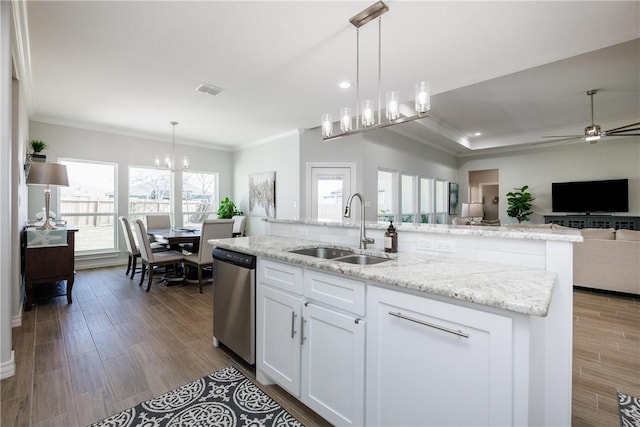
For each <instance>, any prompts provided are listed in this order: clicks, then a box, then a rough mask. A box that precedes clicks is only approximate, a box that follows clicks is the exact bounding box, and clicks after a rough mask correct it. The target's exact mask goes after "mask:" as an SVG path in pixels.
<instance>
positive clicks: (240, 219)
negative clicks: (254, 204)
mask: <svg viewBox="0 0 640 427" xmlns="http://www.w3.org/2000/svg"><path fill="white" fill-rule="evenodd" d="M231 219H233V237H242V236H244V228H245V227H246V225H247V217H246V216H244V215H234V216H233V217H232V218H231Z"/></svg>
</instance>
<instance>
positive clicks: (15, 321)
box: [11, 304, 24, 328]
mask: <svg viewBox="0 0 640 427" xmlns="http://www.w3.org/2000/svg"><path fill="white" fill-rule="evenodd" d="M22 307H24V305H23V304H20V311H19V312H18V314H16V315H15V316H13V317H12V318H11V327H12V328H18V327H20V326H22Z"/></svg>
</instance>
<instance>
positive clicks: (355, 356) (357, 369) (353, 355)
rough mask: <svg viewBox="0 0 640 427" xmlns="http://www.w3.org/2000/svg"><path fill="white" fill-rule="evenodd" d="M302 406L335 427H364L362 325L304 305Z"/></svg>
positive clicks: (307, 304)
mask: <svg viewBox="0 0 640 427" xmlns="http://www.w3.org/2000/svg"><path fill="white" fill-rule="evenodd" d="M302 318H303V319H304V320H303V322H304V327H303V330H304V344H303V345H302V402H304V403H305V404H306V405H307V406H308V407H310V408H311V409H313V410H314V411H316V412H317V413H318V414H320V415H322V416H323V417H324V418H326V419H327V420H328V421H329V422H331V423H332V424H334V425H340V426H342V425H353V426H363V425H364V371H365V366H364V350H365V345H364V344H365V324H364V321H363V320H361V319H359V318H356V317H354V316H351V315H347V314H343V313H339V312H337V311H334V310H331V309H328V308H325V307H322V306H319V305H316V304H313V303H306V305H305V307H304V308H303V309H302Z"/></svg>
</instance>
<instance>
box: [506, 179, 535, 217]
mask: <svg viewBox="0 0 640 427" xmlns="http://www.w3.org/2000/svg"><path fill="white" fill-rule="evenodd" d="M528 189H529V186H528V185H525V186H524V187H522V188H514V189H513V190H514V191H510V192H508V193H507V204H508V205H509V206H508V207H507V215H509V216H510V217H513V218H516V219H517V220H518V223H521V222H522V221H528V220H529V215H531V214H533V211H532V210H531V202H532V201H533V200H535V199H534V198H533V196H532V195H531V193H530V192H529V191H527V190H528Z"/></svg>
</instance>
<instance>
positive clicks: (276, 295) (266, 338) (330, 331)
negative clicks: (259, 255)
mask: <svg viewBox="0 0 640 427" xmlns="http://www.w3.org/2000/svg"><path fill="white" fill-rule="evenodd" d="M295 269H298V270H299V271H298V272H296V271H295ZM305 275H308V278H307V277H305ZM274 277H276V278H277V279H276V280H273V278H274ZM283 278H285V279H284V280H283ZM293 278H295V280H301V281H302V280H307V281H308V282H307V283H308V285H309V286H308V289H315V291H312V292H310V293H311V294H314V293H317V294H318V295H320V294H321V295H323V296H322V297H320V298H318V299H321V300H323V301H321V302H318V301H315V300H313V299H312V298H311V297H308V296H307V294H306V291H305V293H304V295H298V294H296V293H294V292H290V291H289V292H288V291H284V290H283V289H295V290H297V289H300V290H302V289H303V286H302V285H303V283H300V284H299V285H300V286H290V282H291V280H293ZM283 283H284V286H283ZM364 287H365V283H364V282H360V281H355V280H351V279H348V278H342V277H338V276H334V275H330V274H325V273H322V272H318V271H313V270H305V269H302V268H300V267H296V266H292V265H289V264H283V263H279V262H275V261H270V260H262V259H260V260H259V261H258V289H257V307H256V311H257V315H256V319H257V325H256V326H257V330H256V353H257V357H256V376H257V377H258V379H261V378H262V379H263V380H264V379H265V378H264V377H265V376H266V377H268V379H270V380H272V381H274V382H275V383H277V384H279V385H280V386H281V387H283V388H284V389H286V390H287V391H289V392H290V393H291V394H292V395H294V396H296V397H297V398H299V399H300V400H301V401H302V402H303V403H304V404H306V405H307V406H309V407H310V408H311V409H313V410H314V411H315V412H317V413H318V414H319V415H320V416H322V417H323V418H325V419H326V420H327V421H329V422H331V423H332V424H334V425H340V426H341V425H354V426H362V425H364V421H365V420H364V393H365V390H364V388H365V387H364V376H365V336H366V329H365V326H366V324H365V321H364V319H363V317H362V316H361V315H359V314H355V313H349V312H347V311H345V310H344V309H342V308H338V309H336V308H334V307H331V306H330V305H328V304H326V302H324V300H329V301H331V300H332V299H334V298H335V299H336V300H341V301H343V304H346V305H347V306H350V305H351V304H352V303H351V302H348V301H355V306H357V307H360V308H361V309H362V310H364V306H365V303H364ZM357 288H360V289H359V290H358V289H357ZM346 295H353V296H354V297H353V298H347V297H345V296H346ZM358 311H360V310H358Z"/></svg>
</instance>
